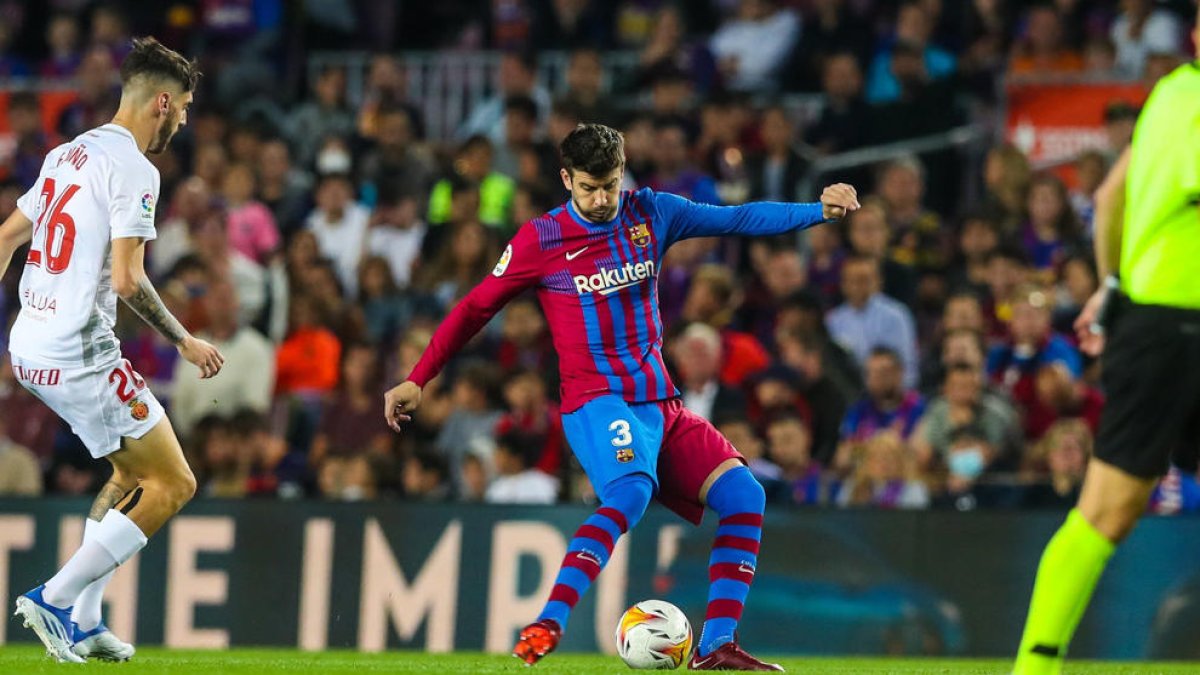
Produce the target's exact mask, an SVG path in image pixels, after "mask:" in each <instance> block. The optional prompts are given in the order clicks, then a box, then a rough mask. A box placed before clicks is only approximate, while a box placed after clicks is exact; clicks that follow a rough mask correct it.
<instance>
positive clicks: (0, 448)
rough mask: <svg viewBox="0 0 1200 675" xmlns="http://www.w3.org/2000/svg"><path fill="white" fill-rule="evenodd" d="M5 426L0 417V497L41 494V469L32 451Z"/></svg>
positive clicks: (6, 411)
mask: <svg viewBox="0 0 1200 675" xmlns="http://www.w3.org/2000/svg"><path fill="white" fill-rule="evenodd" d="M5 413H6V415H7V414H8V410H7V409H5ZM7 427H8V423H7V422H6V421H5V420H4V419H3V418H0V497H36V496H38V495H40V494H42V469H41V467H40V466H38V460H37V457H36V456H35V455H34V454H33V451H31V450H30V449H29V448H26V447H23V446H21V445H18V444H17V443H16V442H15V441H13V439H12V438H11V437H9V435H8V429H7Z"/></svg>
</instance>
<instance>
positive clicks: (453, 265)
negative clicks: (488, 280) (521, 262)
mask: <svg viewBox="0 0 1200 675" xmlns="http://www.w3.org/2000/svg"><path fill="white" fill-rule="evenodd" d="M495 249H496V247H495V246H494V245H493V242H492V239H491V237H490V236H489V233H488V229H487V228H486V227H484V226H483V225H481V224H480V223H479V222H478V221H471V220H468V221H464V222H461V223H458V224H457V225H454V226H453V227H451V228H450V233H449V237H448V239H447V240H446V242H445V244H443V245H442V246H441V247H440V248H439V249H438V251H437V253H436V254H435V257H434V259H433V260H431V261H429V264H428V265H425V266H423V267H422V268H421V272H420V274H419V275H418V276H417V288H418V289H419V290H421V291H422V292H424V293H427V294H429V295H431V296H432V297H433V298H434V299H435V300H436V301H437V303H438V305H439V306H440V307H443V308H445V307H449V306H450V305H451V304H452V303H454V302H456V301H457V300H458V299H459V298H461V297H462V296H464V295H466V294H467V291H469V290H471V288H472V287H473V286H474V285H475V284H477V283H479V280H480V279H482V278H483V277H484V275H486V274H489V273H490V272H491V271H492V268H493V267H494V265H495V262H496V259H497V258H498V256H499V253H498V252H497V251H496V250H495Z"/></svg>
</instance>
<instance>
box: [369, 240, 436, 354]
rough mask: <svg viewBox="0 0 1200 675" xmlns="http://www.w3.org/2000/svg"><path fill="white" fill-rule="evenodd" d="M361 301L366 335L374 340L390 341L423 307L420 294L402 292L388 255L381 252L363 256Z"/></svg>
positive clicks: (387, 342) (373, 342) (374, 341)
mask: <svg viewBox="0 0 1200 675" xmlns="http://www.w3.org/2000/svg"><path fill="white" fill-rule="evenodd" d="M358 293H359V296H358V305H359V307H361V309H362V317H363V322H364V324H365V325H364V329H365V333H366V338H367V340H368V341H369V342H370V343H371V344H375V345H391V344H394V343H395V341H396V339H397V337H399V335H400V334H401V333H402V332H403V331H404V328H405V327H406V326H408V325H409V324H410V323H411V322H412V319H413V317H414V315H415V314H416V313H417V312H418V311H420V310H421V309H423V308H421V307H420V305H421V304H422V303H421V302H420V298H418V297H415V294H412V293H401V292H400V289H399V287H397V286H396V282H395V279H394V278H393V276H392V270H391V266H390V265H388V261H387V258H384V257H382V256H378V255H371V256H367V257H366V258H364V259H363V262H362V266H361V267H359V272H358Z"/></svg>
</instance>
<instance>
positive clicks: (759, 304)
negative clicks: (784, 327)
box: [685, 235, 841, 344]
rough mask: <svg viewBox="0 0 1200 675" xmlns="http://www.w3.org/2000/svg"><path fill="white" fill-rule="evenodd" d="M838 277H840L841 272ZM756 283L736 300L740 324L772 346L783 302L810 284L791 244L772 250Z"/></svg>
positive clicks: (764, 256) (765, 259)
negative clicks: (738, 306) (737, 301)
mask: <svg viewBox="0 0 1200 675" xmlns="http://www.w3.org/2000/svg"><path fill="white" fill-rule="evenodd" d="M818 236H820V235H818ZM838 274H839V275H840V274H841V271H840V269H839V271H838ZM754 283H755V285H754V286H752V287H751V288H750V289H748V290H747V291H746V292H745V293H743V294H741V296H742V297H738V298H737V299H738V300H739V301H740V302H739V304H741V307H740V309H739V314H740V316H741V324H742V325H744V326H745V327H746V328H747V329H748V330H749V332H750V333H751V334H752V335H753V336H754V337H756V338H758V339H759V340H760V342H762V343H763V344H771V343H773V342H774V340H775V331H776V328H777V326H778V323H779V311H780V309H781V307H782V306H783V304H784V302H785V301H786V300H788V299H789V298H791V297H793V296H794V295H795V294H796V293H799V292H801V291H803V290H804V289H805V286H806V285H807V270H806V269H805V264H804V257H803V256H802V255H801V254H800V252H799V251H798V250H796V247H795V246H794V245H793V244H791V243H782V244H780V246H778V247H773V248H770V249H769V250H768V251H767V252H766V253H765V254H763V257H762V261H761V262H760V263H759V264H758V269H757V279H755V281H754ZM685 309H686V308H685ZM759 336H761V337H759Z"/></svg>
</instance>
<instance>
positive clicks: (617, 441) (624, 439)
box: [608, 420, 633, 448]
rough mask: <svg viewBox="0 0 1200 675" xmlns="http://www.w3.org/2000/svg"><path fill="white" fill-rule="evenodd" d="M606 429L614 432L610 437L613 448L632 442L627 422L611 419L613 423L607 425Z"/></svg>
mask: <svg viewBox="0 0 1200 675" xmlns="http://www.w3.org/2000/svg"><path fill="white" fill-rule="evenodd" d="M608 430H609V431H612V432H614V433H615V434H616V436H613V439H612V444H613V447H614V448H623V447H625V446H627V445H630V444H631V443H633V435H632V434H630V433H629V422H627V421H625V420H613V423H612V424H610V425H608Z"/></svg>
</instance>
